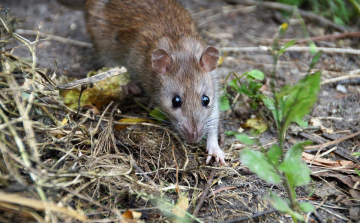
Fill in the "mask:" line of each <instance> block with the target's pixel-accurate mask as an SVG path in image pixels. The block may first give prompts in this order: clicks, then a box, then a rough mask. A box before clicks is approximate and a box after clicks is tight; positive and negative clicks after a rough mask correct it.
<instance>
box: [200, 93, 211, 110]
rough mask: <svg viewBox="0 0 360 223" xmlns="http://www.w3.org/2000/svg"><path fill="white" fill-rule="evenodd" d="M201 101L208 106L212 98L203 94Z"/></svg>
mask: <svg viewBox="0 0 360 223" xmlns="http://www.w3.org/2000/svg"><path fill="white" fill-rule="evenodd" d="M201 103H202V105H203V106H205V107H206V106H208V104H209V103H210V98H209V97H208V96H206V95H203V96H202V97H201Z"/></svg>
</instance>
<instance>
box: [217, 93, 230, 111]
mask: <svg viewBox="0 0 360 223" xmlns="http://www.w3.org/2000/svg"><path fill="white" fill-rule="evenodd" d="M219 108H220V111H227V110H229V109H230V102H229V99H228V98H227V97H226V95H222V96H221V97H220V105H219Z"/></svg>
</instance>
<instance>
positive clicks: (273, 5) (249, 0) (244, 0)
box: [232, 0, 347, 32]
mask: <svg viewBox="0 0 360 223" xmlns="http://www.w3.org/2000/svg"><path fill="white" fill-rule="evenodd" d="M232 1H235V2H237V3H239V4H243V5H258V6H263V7H265V8H268V9H275V10H283V11H287V12H292V11H293V10H294V6H290V5H287V4H282V3H278V2H268V1H262V2H260V1H254V0H232ZM298 11H299V13H300V15H301V16H302V17H304V18H306V19H309V20H311V21H313V22H315V23H316V24H318V25H322V26H328V27H331V28H334V29H336V30H338V31H341V32H345V31H347V29H346V28H345V27H343V26H339V25H337V24H335V23H333V22H331V21H330V20H328V19H326V18H324V17H322V16H319V15H316V14H314V13H311V12H307V11H304V10H301V9H298Z"/></svg>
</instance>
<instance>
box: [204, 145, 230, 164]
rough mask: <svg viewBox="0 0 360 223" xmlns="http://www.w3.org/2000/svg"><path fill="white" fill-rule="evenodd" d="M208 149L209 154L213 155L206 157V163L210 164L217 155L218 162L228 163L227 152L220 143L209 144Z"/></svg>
mask: <svg viewBox="0 0 360 223" xmlns="http://www.w3.org/2000/svg"><path fill="white" fill-rule="evenodd" d="M206 150H207V152H208V154H209V155H211V156H208V157H207V158H206V164H208V163H209V162H210V160H211V158H212V157H213V156H215V160H216V162H217V163H218V162H219V161H220V163H221V164H222V165H226V162H225V153H224V151H222V150H221V149H220V147H219V145H207V148H206Z"/></svg>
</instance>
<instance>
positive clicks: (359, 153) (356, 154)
mask: <svg viewBox="0 0 360 223" xmlns="http://www.w3.org/2000/svg"><path fill="white" fill-rule="evenodd" d="M351 155H352V156H360V152H355V153H353V154H351Z"/></svg>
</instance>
